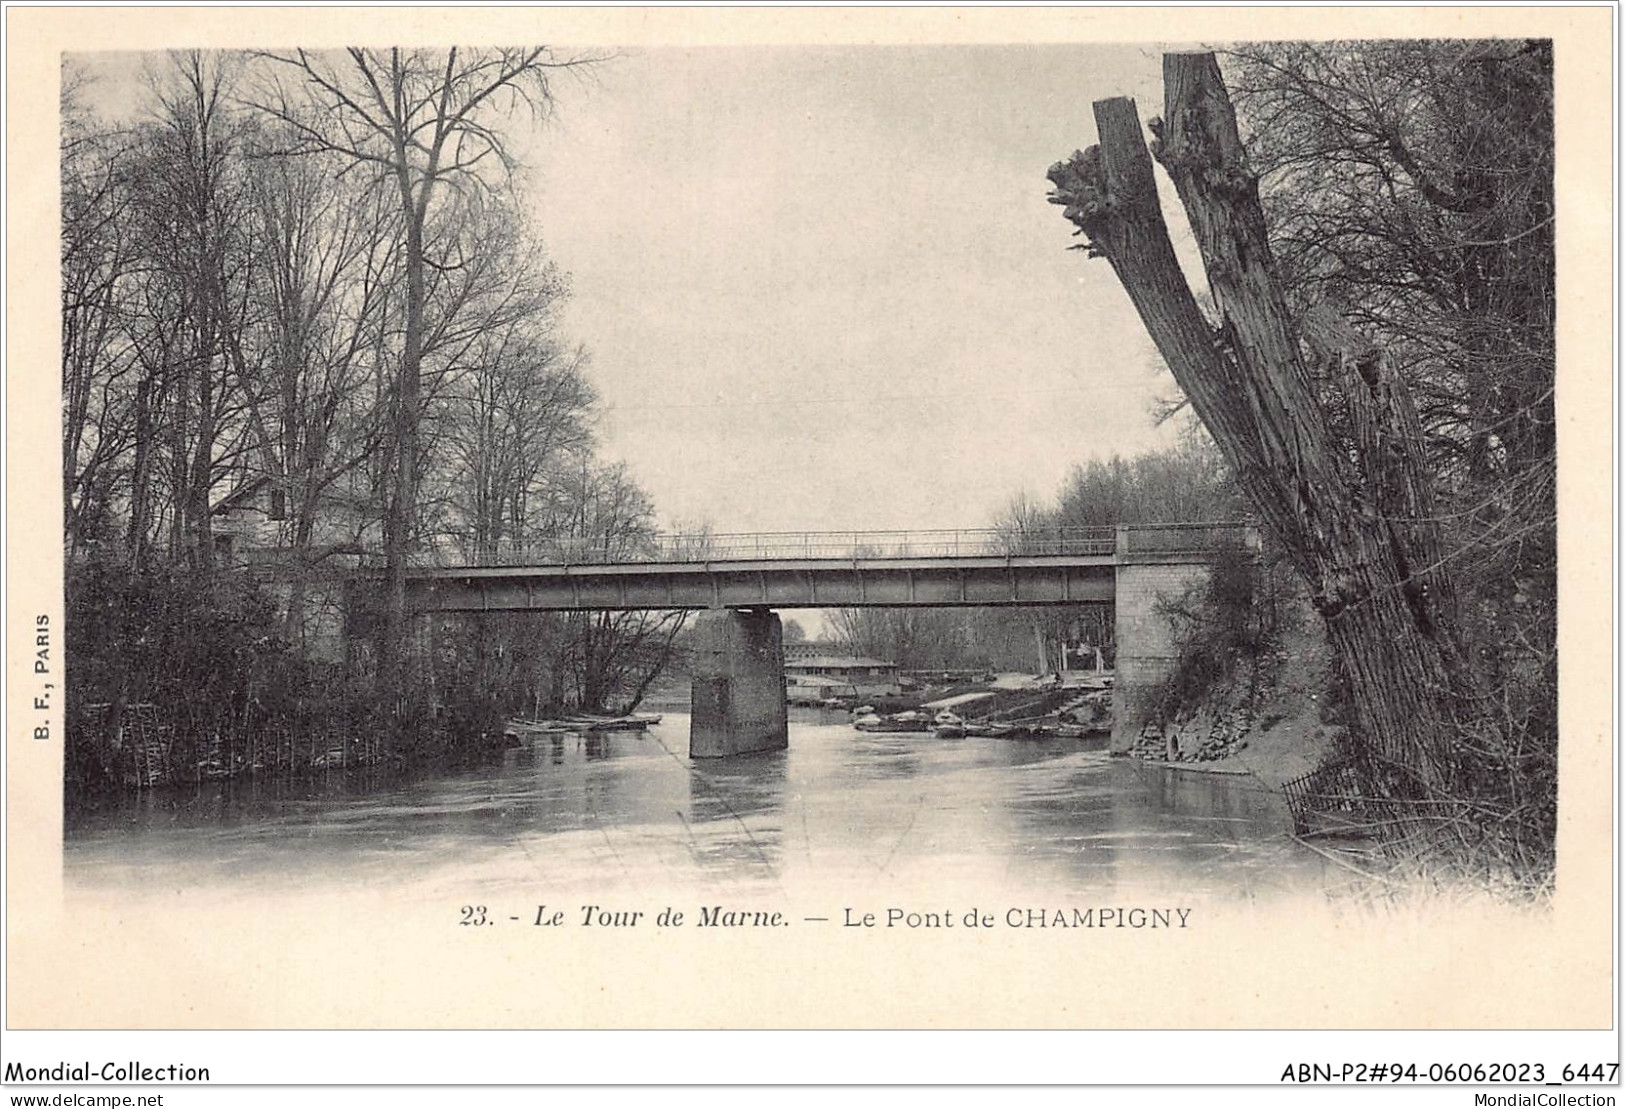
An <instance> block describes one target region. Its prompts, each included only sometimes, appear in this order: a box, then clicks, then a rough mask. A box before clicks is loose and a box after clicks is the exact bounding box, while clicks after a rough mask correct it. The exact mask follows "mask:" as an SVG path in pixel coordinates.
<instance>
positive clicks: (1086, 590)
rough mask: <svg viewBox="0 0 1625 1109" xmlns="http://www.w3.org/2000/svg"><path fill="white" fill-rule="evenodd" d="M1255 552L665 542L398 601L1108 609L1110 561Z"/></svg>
mask: <svg viewBox="0 0 1625 1109" xmlns="http://www.w3.org/2000/svg"><path fill="white" fill-rule="evenodd" d="M702 540H703V542H702ZM1254 544H1255V539H1254V538H1253V537H1252V533H1251V531H1250V529H1247V528H1246V527H1245V526H1244V525H1236V524H1199V525H1186V524H1179V525H1156V526H1154V527H1143V528H1128V527H1118V528H1083V529H1070V530H1063V531H1057V532H1052V533H1047V534H1041V535H1011V534H1008V533H1005V532H997V531H992V530H960V531H952V532H923V533H922V532H912V533H906V532H841V533H823V534H814V533H795V534H790V535H785V534H777V535H731V536H705V537H668V538H667V539H666V540H664V541H661V542H645V543H643V544H640V545H637V546H632V547H628V548H626V549H625V550H622V551H618V552H609V557H606V554H605V552H602V551H589V550H577V551H567V550H562V549H558V548H554V549H549V550H525V551H510V552H502V553H500V554H497V555H493V556H490V557H487V558H485V559H482V560H481V561H480V563H479V564H470V565H451V566H433V565H425V566H419V567H415V568H413V569H412V570H411V571H410V573H409V576H408V595H409V599H410V603H411V606H412V607H413V609H414V610H416V611H419V612H430V611H458V612H483V611H526V610H531V611H536V610H604V609H611V610H617V609H621V610H624V609H707V608H755V607H768V608H850V607H875V608H895V607H907V606H936V607H944V606H962V605H974V606H987V605H1068V604H1108V603H1110V602H1111V601H1112V598H1113V591H1114V588H1115V580H1116V567H1118V566H1120V565H1123V564H1126V563H1139V564H1143V563H1193V562H1206V561H1208V560H1210V559H1212V558H1213V557H1214V555H1215V554H1216V553H1218V552H1220V551H1224V550H1236V549H1249V548H1251V547H1252V546H1254ZM572 556H573V557H572Z"/></svg>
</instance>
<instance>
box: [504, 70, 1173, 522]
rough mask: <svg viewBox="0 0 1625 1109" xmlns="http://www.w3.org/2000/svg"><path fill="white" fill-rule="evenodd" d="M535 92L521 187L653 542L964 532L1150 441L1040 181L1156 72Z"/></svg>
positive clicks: (1128, 377) (1161, 433) (1105, 286)
mask: <svg viewBox="0 0 1625 1109" xmlns="http://www.w3.org/2000/svg"><path fill="white" fill-rule="evenodd" d="M555 93H556V99H557V111H556V113H555V115H554V116H553V118H552V119H550V120H549V121H547V122H546V123H544V124H542V125H541V126H540V127H539V128H538V129H537V130H536V132H535V133H533V134H529V135H525V136H520V139H521V141H520V142H519V143H517V144H516V149H517V150H518V152H519V153H520V154H521V156H522V157H523V158H524V160H525V164H526V167H527V170H526V178H525V180H526V184H525V188H526V191H527V195H528V196H529V197H530V198H531V202H532V205H533V208H534V211H535V214H536V217H537V222H538V224H539V228H540V234H541V238H542V240H543V241H544V243H545V245H546V247H547V250H548V252H549V253H550V255H551V256H552V258H553V259H554V261H555V262H556V263H557V264H558V265H559V266H560V267H561V268H562V269H563V270H565V271H566V272H568V273H569V274H570V279H571V289H572V294H571V299H570V302H569V304H568V305H567V306H566V308H565V310H564V316H563V321H562V322H563V330H564V333H565V334H566V335H567V336H568V337H569V338H570V339H571V340H572V341H576V342H581V343H584V344H585V345H586V346H587V347H588V348H589V349H590V351H591V352H592V369H591V374H592V379H593V381H594V384H595V385H596V387H597V388H598V390H599V392H600V394H601V396H602V399H603V413H602V417H601V420H600V424H599V433H600V436H601V443H602V447H603V450H604V453H605V454H606V455H608V456H609V457H611V458H618V459H621V460H624V461H625V462H626V463H627V464H628V465H629V467H630V468H631V470H632V472H633V474H634V475H635V477H636V478H637V479H638V480H639V481H640V482H641V483H642V484H643V486H644V487H645V488H646V489H648V490H649V492H650V493H651V494H652V496H653V498H654V500H655V503H656V504H657V506H658V508H659V510H660V512H661V515H662V517H663V519H664V520H665V522H666V523H667V524H668V525H678V526H681V525H693V524H700V523H704V524H708V525H709V526H710V527H711V528H712V529H713V530H716V531H724V532H726V531H800V530H845V529H889V528H908V529H920V528H939V527H972V526H984V525H987V524H989V523H991V522H992V521H993V520H994V519H995V517H997V515H998V514H999V513H1000V512H1001V511H1002V510H1003V509H1004V508H1005V507H1006V506H1008V504H1009V503H1010V502H1011V500H1012V499H1013V498H1015V497H1016V496H1018V495H1020V494H1023V493H1025V494H1026V495H1027V496H1029V497H1033V498H1036V499H1039V500H1047V499H1052V498H1054V497H1055V496H1056V494H1057V493H1058V492H1059V490H1060V487H1061V484H1062V482H1063V481H1064V479H1065V477H1066V474H1067V472H1068V470H1069V469H1070V468H1071V467H1072V466H1073V465H1075V464H1077V463H1080V462H1083V461H1085V460H1087V459H1090V458H1101V457H1108V456H1110V455H1111V454H1113V453H1122V454H1125V455H1129V454H1134V453H1138V452H1140V451H1143V450H1146V449H1149V448H1152V447H1155V446H1158V445H1162V444H1165V443H1167V442H1168V441H1169V440H1170V439H1171V436H1172V432H1171V431H1169V430H1168V429H1162V430H1157V429H1155V428H1154V426H1153V422H1152V419H1151V416H1150V410H1151V407H1152V403H1153V401H1154V399H1155V398H1156V397H1158V396H1159V395H1167V394H1169V393H1170V392H1171V391H1172V389H1173V383H1172V379H1171V378H1170V377H1169V376H1168V375H1167V373H1166V371H1165V370H1163V369H1162V368H1161V363H1160V361H1159V360H1158V358H1157V356H1156V354H1155V351H1154V348H1153V347H1152V345H1151V343H1150V341H1149V339H1148V338H1147V337H1146V335H1145V332H1144V330H1143V328H1142V326H1141V325H1140V322H1139V320H1138V318H1137V317H1136V316H1135V314H1134V311H1133V309H1132V307H1131V306H1130V304H1129V302H1128V300H1127V298H1126V296H1125V295H1124V294H1123V293H1122V291H1121V289H1120V287H1119V286H1118V284H1117V282H1116V279H1115V278H1114V277H1113V275H1112V272H1111V269H1110V267H1109V266H1108V265H1107V263H1106V262H1105V261H1104V260H1091V259H1088V258H1086V257H1085V256H1084V254H1083V253H1081V252H1072V251H1068V250H1067V247H1068V246H1069V245H1071V244H1073V243H1074V242H1079V241H1081V240H1077V239H1073V238H1072V237H1071V231H1072V228H1071V225H1070V224H1068V223H1067V222H1066V221H1065V220H1064V219H1063V218H1062V216H1061V214H1060V211H1059V209H1058V208H1056V207H1054V206H1053V205H1051V204H1049V203H1048V202H1047V201H1046V199H1045V195H1046V192H1047V191H1048V183H1047V182H1046V180H1045V178H1044V173H1045V170H1046V169H1047V168H1048V167H1049V165H1050V164H1051V163H1053V162H1055V161H1057V160H1059V159H1061V158H1064V157H1065V156H1066V155H1068V154H1070V153H1071V152H1072V151H1073V150H1074V149H1077V148H1080V147H1083V146H1086V145H1088V144H1090V143H1091V142H1093V141H1094V123H1093V116H1092V110H1091V102H1092V101H1093V100H1095V99H1098V98H1102V97H1106V96H1115V95H1125V94H1126V95H1132V96H1135V97H1136V99H1137V100H1138V101H1139V102H1140V104H1141V106H1142V108H1141V115H1142V118H1145V117H1149V116H1151V115H1154V114H1156V113H1157V111H1158V105H1160V102H1161V79H1160V51H1158V50H1157V49H1155V48H1153V47H1150V46H1124V47H1112V46H1105V47H1103V46H1036V47H1025V46H985V47H891V46H886V47H824V48H803V47H748V48H738V47H714V48H701V49H683V48H655V49H641V50H635V51H628V52H622V53H620V54H619V56H616V57H614V58H612V59H610V60H608V61H605V62H603V63H601V64H599V65H598V66H596V67H595V68H594V69H593V71H592V73H591V74H590V76H589V77H587V78H586V79H584V80H577V79H574V78H571V77H568V76H567V77H565V78H564V79H562V80H561V81H559V82H558V84H557V86H556V89H555ZM1165 202H1166V198H1165ZM1177 235H1178V233H1177V232H1176V236H1177Z"/></svg>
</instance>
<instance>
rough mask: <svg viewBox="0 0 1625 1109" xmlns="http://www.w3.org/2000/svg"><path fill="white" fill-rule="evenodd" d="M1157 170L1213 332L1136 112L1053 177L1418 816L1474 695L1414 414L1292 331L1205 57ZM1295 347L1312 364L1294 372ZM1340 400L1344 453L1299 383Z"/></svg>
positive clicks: (1175, 59)
mask: <svg viewBox="0 0 1625 1109" xmlns="http://www.w3.org/2000/svg"><path fill="white" fill-rule="evenodd" d="M1163 79H1164V86H1165V94H1166V98H1167V104H1166V119H1167V122H1166V123H1159V122H1158V121H1155V120H1154V121H1152V124H1151V126H1152V130H1153V131H1154V132H1155V133H1157V135H1158V136H1159V139H1160V142H1159V143H1158V144H1157V147H1158V149H1157V156H1158V159H1159V160H1160V161H1161V163H1162V164H1163V166H1164V168H1165V169H1166V170H1167V172H1168V175H1169V177H1170V178H1171V179H1172V180H1173V182H1174V185H1175V188H1176V189H1177V190H1178V193H1179V196H1180V200H1181V201H1182V203H1183V205H1184V207H1185V210H1186V213H1187V215H1188V216H1189V219H1190V223H1191V227H1192V229H1193V231H1194V232H1195V236H1196V241H1197V243H1198V245H1199V247H1200V249H1201V253H1202V260H1203V263H1204V266H1205V268H1206V271H1207V276H1208V284H1209V286H1210V288H1211V290H1212V293H1213V299H1214V301H1215V303H1216V304H1217V306H1218V309H1219V312H1220V315H1221V317H1222V322H1221V323H1220V325H1219V326H1218V327H1217V328H1214V327H1212V326H1211V325H1210V324H1209V323H1208V321H1207V320H1206V319H1205V318H1204V317H1203V315H1202V313H1201V311H1200V309H1199V308H1198V307H1197V304H1196V301H1195V298H1194V297H1193V296H1192V294H1191V291H1190V288H1189V286H1188V285H1187V284H1186V282H1185V278H1184V276H1183V274H1182V273H1181V271H1180V268H1179V263H1178V261H1177V259H1176V258H1175V255H1174V250H1173V246H1172V244H1171V243H1170V241H1169V238H1168V231H1167V227H1166V225H1165V224H1164V222H1163V219H1162V214H1161V210H1160V208H1159V206H1158V199H1157V190H1156V184H1155V181H1154V179H1153V176H1152V164H1151V158H1150V156H1149V154H1148V152H1147V149H1146V145H1145V141H1144V139H1143V137H1142V135H1141V131H1140V123H1139V117H1138V114H1137V112H1136V110H1135V107H1134V103H1133V101H1132V100H1128V99H1124V98H1118V99H1113V100H1104V101H1097V102H1096V103H1095V106H1094V108H1095V120H1096V124H1097V126H1098V128H1099V132H1100V145H1099V146H1098V147H1091V148H1090V149H1089V150H1088V151H1087V152H1084V153H1081V154H1076V155H1074V156H1073V157H1072V159H1070V160H1069V161H1067V162H1064V163H1061V164H1058V165H1056V166H1055V167H1053V168H1052V169H1051V170H1050V174H1049V176H1050V180H1051V181H1052V182H1053V183H1054V185H1055V188H1056V191H1055V195H1054V196H1053V197H1052V198H1051V199H1052V201H1053V202H1054V203H1057V204H1064V205H1066V216H1067V218H1068V219H1069V220H1071V221H1072V222H1073V223H1074V224H1076V225H1077V226H1078V228H1079V229H1080V230H1081V231H1082V232H1083V233H1085V234H1087V235H1088V237H1089V244H1088V245H1089V249H1090V251H1091V253H1092V254H1095V255H1100V256H1104V257H1105V258H1106V259H1107V261H1109V262H1110V263H1111V265H1112V268H1113V270H1114V271H1115V272H1116V274H1117V276H1118V279H1119V280H1120V281H1121V282H1122V284H1123V288H1124V289H1125V290H1126V291H1127V293H1128V295H1129V298H1130V300H1131V301H1132V302H1133V303H1134V306H1135V308H1136V310H1137V311H1138V312H1139V314H1140V317H1141V319H1142V320H1143V321H1144V323H1145V325H1146V329H1147V330H1148V331H1149V332H1150V334H1151V337H1152V339H1153V340H1154V341H1155V342H1156V344H1157V348H1158V350H1159V351H1160V352H1161V353H1162V356H1163V359H1164V360H1165V361H1166V362H1167V364H1168V367H1169V369H1170V370H1171V371H1172V372H1173V374H1174V377H1175V378H1176V379H1177V380H1178V382H1179V384H1180V386H1181V388H1183V389H1184V391H1185V393H1186V395H1187V396H1188V397H1189V398H1190V401H1191V405H1192V407H1193V408H1194V409H1195V411H1196V412H1197V414H1198V415H1199V416H1200V417H1201V418H1202V421H1203V422H1204V423H1205V424H1206V425H1207V427H1208V430H1209V431H1210V432H1211V433H1212V435H1213V437H1214V439H1215V441H1216V442H1217V443H1218V445H1219V447H1220V449H1221V450H1223V452H1224V453H1225V456H1226V457H1227V458H1228V459H1229V461H1230V463H1231V464H1232V465H1233V466H1234V468H1235V470H1236V473H1237V476H1238V479H1239V481H1240V483H1241V486H1242V488H1243V489H1244V490H1245V491H1246V493H1247V495H1248V497H1249V499H1250V500H1251V501H1252V503H1253V505H1254V507H1255V509H1256V510H1257V512H1258V514H1259V516H1260V518H1261V520H1262V521H1263V523H1264V525H1265V526H1266V527H1267V528H1268V529H1269V530H1270V531H1271V532H1272V533H1273V535H1274V536H1275V538H1276V539H1277V540H1278V541H1279V542H1280V543H1281V545H1282V547H1283V548H1284V549H1285V550H1286V551H1287V552H1288V554H1289V556H1290V557H1291V559H1292V560H1293V562H1294V564H1295V565H1296V567H1297V569H1298V570H1299V572H1300V573H1302V574H1303V576H1304V578H1305V580H1306V581H1308V583H1309V584H1310V587H1311V592H1312V597H1313V600H1314V604H1315V606H1316V608H1317V609H1318V610H1319V611H1320V613H1321V615H1322V616H1323V617H1324V618H1325V621H1326V627H1327V630H1328V633H1329V637H1330V640H1331V643H1332V646H1333V648H1334V650H1335V651H1336V652H1337V654H1338V657H1339V659H1340V660H1341V662H1342V664H1343V665H1344V667H1345V668H1346V671H1347V674H1348V676H1349V679H1350V684H1351V699H1352V702H1353V707H1354V711H1355V718H1356V722H1357V725H1358V727H1359V730H1360V733H1361V735H1362V737H1363V739H1364V741H1365V743H1366V745H1367V746H1368V749H1370V750H1371V751H1372V752H1373V753H1375V754H1376V755H1378V756H1380V757H1381V759H1382V760H1383V761H1384V762H1386V763H1388V764H1389V765H1390V767H1391V768H1393V769H1395V770H1397V771H1399V772H1400V775H1401V777H1402V778H1405V779H1409V781H1408V782H1407V783H1406V784H1405V785H1404V786H1402V787H1401V788H1402V789H1403V790H1404V792H1406V793H1408V794H1411V795H1413V796H1419V797H1427V796H1439V795H1447V794H1450V793H1453V792H1454V791H1455V788H1456V787H1457V786H1459V784H1460V783H1459V774H1458V770H1459V767H1460V750H1461V741H1462V740H1463V739H1464V738H1465V734H1464V727H1465V726H1467V725H1468V724H1469V722H1470V721H1472V720H1473V718H1474V716H1475V715H1476V714H1475V711H1474V710H1475V709H1476V707H1477V706H1476V705H1475V703H1474V702H1475V700H1476V698H1475V696H1474V685H1473V680H1472V676H1471V673H1470V670H1469V668H1468V667H1467V665H1466V664H1465V660H1464V659H1463V656H1462V652H1461V649H1460V647H1459V644H1458V640H1457V631H1456V621H1455V613H1454V603H1453V599H1452V595H1451V590H1450V585H1449V580H1448V577H1447V575H1446V573H1445V572H1444V569H1443V566H1442V562H1441V559H1440V545H1439V542H1438V537H1437V533H1436V527H1435V524H1434V523H1433V521H1432V519H1431V515H1432V495H1431V485H1430V478H1429V471H1428V469H1427V467H1426V464H1425V462H1424V454H1423V442H1422V438H1421V431H1420V424H1419V422H1418V420H1417V418H1416V414H1415V410H1414V408H1413V406H1412V404H1411V399H1410V396H1409V394H1408V393H1407V391H1406V390H1405V388H1404V386H1403V384H1402V383H1401V382H1399V381H1398V380H1397V378H1396V377H1395V375H1394V374H1393V372H1392V370H1391V368H1390V367H1389V366H1388V364H1387V362H1386V359H1384V358H1383V357H1382V355H1381V353H1380V352H1374V351H1372V350H1371V349H1370V348H1369V344H1367V343H1365V342H1364V341H1362V340H1361V339H1360V338H1359V337H1358V336H1357V335H1356V334H1355V333H1354V332H1353V331H1352V330H1351V329H1349V328H1348V327H1346V326H1344V325H1342V324H1341V321H1340V320H1337V319H1336V318H1335V314H1332V313H1320V314H1318V315H1317V317H1316V318H1314V319H1311V320H1307V321H1298V322H1297V323H1296V324H1295V323H1294V321H1292V320H1291V319H1289V317H1288V315H1287V311H1286V307H1285V301H1284V298H1283V296H1282V293H1281V289H1280V287H1279V286H1278V284H1277V282H1276V278H1275V274H1274V267H1273V262H1272V258H1271V254H1270V249H1269V244H1268V240H1267V236H1266V229H1265V225H1264V216H1263V211H1262V209H1261V207H1260V205H1259V202H1258V183H1257V178H1256V177H1255V176H1254V175H1253V174H1252V173H1251V172H1250V171H1249V169H1248V167H1247V163H1246V158H1245V155H1244V152H1243V148H1242V145H1241V140H1240V138H1239V135H1238V133H1237V129H1236V121H1235V114H1234V111H1233V109H1232V108H1231V105H1230V100H1229V96H1228V94H1227V92H1226V90H1225V87H1224V83H1223V80H1222V78H1221V77H1220V74H1219V69H1218V65H1217V63H1216V61H1215V60H1214V58H1213V55H1211V54H1172V55H1167V56H1165V57H1164V60H1163ZM1305 346H1307V347H1308V348H1309V349H1308V351H1307V353H1306V351H1305ZM1311 359H1313V360H1314V361H1315V362H1316V363H1320V365H1318V366H1317V367H1316V368H1319V369H1322V370H1323V371H1325V372H1327V373H1329V374H1332V375H1334V379H1335V380H1338V383H1339V385H1340V387H1341V388H1342V390H1343V391H1344V392H1345V393H1346V403H1347V407H1348V410H1349V412H1348V415H1349V418H1350V423H1351V425H1352V428H1353V440H1352V443H1351V442H1350V441H1349V440H1347V439H1345V438H1342V437H1340V436H1339V435H1338V434H1336V433H1335V432H1334V431H1333V430H1332V428H1331V427H1330V426H1329V424H1328V421H1327V418H1326V415H1325V413H1324V411H1323V409H1322V407H1321V404H1320V400H1319V397H1318V396H1317V393H1316V387H1315V383H1314V381H1313V379H1312V377H1311V373H1310V369H1311Z"/></svg>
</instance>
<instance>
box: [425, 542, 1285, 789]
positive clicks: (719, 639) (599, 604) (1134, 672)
mask: <svg viewBox="0 0 1625 1109" xmlns="http://www.w3.org/2000/svg"><path fill="white" fill-rule="evenodd" d="M1257 542H1258V540H1257V535H1256V533H1255V532H1254V531H1253V530H1252V528H1250V527H1249V526H1247V525H1245V524H1238V523H1190V524H1155V525H1136V526H1129V525H1120V526H1117V527H1108V528H1074V529H1050V530H1047V531H1044V532H1042V533H1021V532H1016V531H1011V530H1005V529H966V530H955V531H923V532H919V531H917V532H890V531H887V532H877V531H869V532H789V533H785V532H781V533H766V534H757V533H752V534H723V535H677V536H664V537H640V538H638V539H637V540H636V541H627V542H622V543H620V544H600V545H596V546H589V545H574V546H572V545H571V544H569V543H568V542H565V543H553V544H549V545H547V546H544V547H523V548H515V549H503V550H496V551H490V552H485V553H484V554H483V555H481V556H480V557H477V558H473V559H464V558H460V557H459V556H458V555H456V554H452V553H444V554H439V555H436V554H434V553H433V552H431V553H429V554H427V555H424V556H420V561H419V564H418V565H415V566H413V567H412V568H411V569H410V571H409V572H408V576H407V601H408V605H409V607H410V608H411V610H412V611H413V612H416V613H431V612H534V611H581V610H606V609H609V610H628V609H672V610H678V609H688V610H699V611H700V612H701V616H700V617H699V619H698V620H697V621H696V624H695V634H696V640H697V648H698V649H697V651H696V658H695V673H694V688H693V698H692V706H693V721H692V725H691V733H690V737H689V752H690V755H691V756H693V757H696V758H705V757H717V756H724V755H736V754H746V753H751V752H758V751H772V750H781V749H783V748H784V747H786V746H788V745H789V733H788V717H787V713H786V709H785V692H784V649H783V641H782V635H781V630H780V622H779V617H778V616H777V615H776V614H775V612H774V610H775V609H793V608H851V607H864V606H867V607H875V608H881V607H884V608H897V607H909V606H936V607H948V606H954V607H964V606H973V607H989V606H1000V607H1013V606H1039V605H1077V604H1096V605H1106V604H1110V605H1114V606H1115V613H1116V634H1117V678H1116V693H1115V699H1116V703H1115V710H1116V711H1115V721H1116V724H1115V729H1116V730H1115V731H1114V737H1113V738H1114V743H1116V742H1124V741H1126V739H1127V738H1128V737H1131V736H1132V732H1133V730H1134V729H1137V728H1138V726H1139V722H1140V720H1141V719H1142V718H1143V716H1144V713H1145V711H1146V710H1147V709H1148V708H1149V706H1148V705H1146V704H1145V703H1144V702H1145V700H1146V697H1147V695H1148V694H1149V693H1150V692H1151V691H1153V690H1154V689H1155V687H1156V685H1157V684H1159V683H1160V682H1161V680H1162V679H1163V678H1164V677H1166V676H1167V674H1168V672H1169V670H1170V669H1171V667H1172V665H1173V662H1174V650H1173V643H1172V635H1171V630H1170V629H1169V628H1168V627H1167V624H1166V621H1165V620H1164V619H1163V618H1162V617H1160V616H1159V615H1158V614H1157V612H1156V608H1155V605H1156V600H1157V597H1158V596H1159V595H1160V594H1162V593H1164V592H1179V591H1181V590H1183V589H1184V588H1186V587H1188V586H1189V585H1190V584H1192V583H1193V582H1195V581H1198V580H1200V579H1201V578H1202V577H1203V576H1204V575H1205V574H1206V572H1207V568H1208V566H1209V565H1210V564H1211V563H1212V561H1213V560H1214V559H1215V558H1216V557H1218V556H1219V555H1221V554H1222V553H1224V552H1233V551H1252V550H1256V548H1257Z"/></svg>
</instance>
